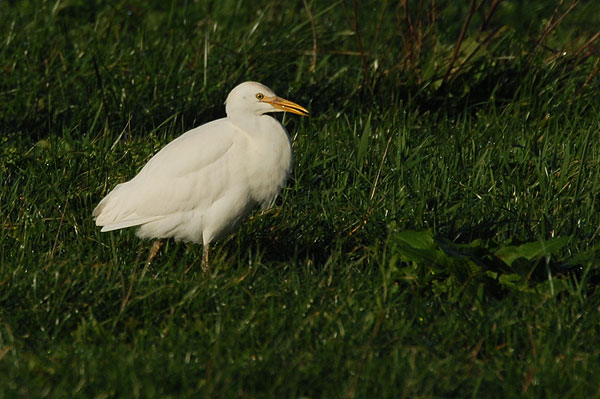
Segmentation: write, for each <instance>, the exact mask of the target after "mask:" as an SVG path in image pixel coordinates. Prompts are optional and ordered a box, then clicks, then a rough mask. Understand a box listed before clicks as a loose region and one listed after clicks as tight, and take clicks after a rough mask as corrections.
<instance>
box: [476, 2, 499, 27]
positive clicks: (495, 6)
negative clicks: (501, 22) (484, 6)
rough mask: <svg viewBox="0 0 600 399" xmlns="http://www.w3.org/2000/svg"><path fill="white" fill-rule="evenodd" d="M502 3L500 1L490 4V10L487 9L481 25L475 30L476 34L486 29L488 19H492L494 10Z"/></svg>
mask: <svg viewBox="0 0 600 399" xmlns="http://www.w3.org/2000/svg"><path fill="white" fill-rule="evenodd" d="M501 2H502V0H494V1H493V2H492V4H491V5H490V8H489V9H488V12H487V13H485V18H484V19H483V21H482V22H481V25H479V28H478V29H477V31H478V32H483V30H484V29H485V28H487V25H488V24H489V23H490V19H492V15H494V12H495V11H496V9H497V8H498V5H499V4H500V3H501Z"/></svg>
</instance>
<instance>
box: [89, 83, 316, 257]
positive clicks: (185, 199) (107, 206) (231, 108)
mask: <svg viewBox="0 0 600 399" xmlns="http://www.w3.org/2000/svg"><path fill="white" fill-rule="evenodd" d="M225 109H226V113H227V117H226V118H222V119H218V120H215V121H212V122H209V123H206V124H204V125H202V126H199V127H197V128H195V129H192V130H190V131H188V132H186V133H184V134H182V135H181V136H180V137H178V138H176V139H175V140H173V141H172V142H170V143H169V144H167V145H166V146H165V147H164V148H162V149H161V150H160V151H159V152H158V153H157V154H156V155H154V156H153V157H152V158H151V159H150V160H149V161H148V163H147V164H146V165H145V166H144V167H143V168H142V170H141V171H140V172H139V173H138V174H137V176H135V177H134V178H133V179H131V180H130V181H128V182H125V183H122V184H118V185H117V186H116V187H115V188H114V189H113V190H112V191H111V192H110V193H109V194H108V195H107V196H106V197H105V198H104V199H103V200H102V201H100V203H99V204H98V206H97V207H96V208H95V209H94V211H93V216H94V218H95V220H96V225H98V226H102V231H103V232H104V231H111V230H117V229H122V228H125V227H132V226H139V229H138V231H137V235H138V236H139V237H141V238H158V239H161V238H169V237H173V238H175V239H176V240H183V241H191V242H196V243H202V244H203V246H204V248H203V250H204V251H203V267H206V266H207V264H206V263H207V262H208V249H209V244H210V243H211V242H212V241H213V240H215V239H217V238H219V237H223V236H224V235H226V234H227V233H229V232H231V231H232V230H234V229H235V228H236V227H237V226H238V225H239V224H240V223H241V222H242V220H243V219H244V218H245V217H246V216H247V215H248V213H249V212H250V211H251V210H252V208H254V207H255V206H256V205H261V206H262V207H264V208H266V207H269V206H270V205H272V203H273V201H274V200H275V198H276V197H277V195H278V194H279V192H280V190H281V188H282V187H283V186H284V184H285V183H286V181H287V178H288V176H289V173H290V171H291V169H292V147H291V143H290V138H289V136H288V134H287V131H286V129H285V128H284V127H283V126H282V125H281V123H279V121H277V120H276V119H274V118H272V117H271V116H269V115H265V114H266V113H268V112H277V111H289V112H293V113H296V114H299V115H308V110H306V109H305V108H304V107H302V106H300V105H298V104H296V103H293V102H291V101H288V100H285V99H282V98H280V97H277V96H276V95H275V93H273V92H272V91H271V89H269V88H268V87H266V86H264V85H262V84H260V83H256V82H245V83H242V84H240V85H238V86H237V87H235V88H234V89H233V90H232V91H231V92H230V93H229V95H228V96H227V100H226V101H225Z"/></svg>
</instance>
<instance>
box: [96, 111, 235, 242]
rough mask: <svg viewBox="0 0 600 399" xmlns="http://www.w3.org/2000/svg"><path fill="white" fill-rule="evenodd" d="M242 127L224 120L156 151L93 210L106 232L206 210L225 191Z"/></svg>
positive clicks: (206, 126)
mask: <svg viewBox="0 0 600 399" xmlns="http://www.w3.org/2000/svg"><path fill="white" fill-rule="evenodd" d="M239 137H240V131H239V130H238V129H237V128H235V127H234V126H233V125H231V124H230V123H229V122H228V121H227V120H225V119H220V120H217V121H214V122H210V123H207V124H205V125H202V126H200V127H198V128H196V129H193V130H190V131H188V132H186V133H184V134H183V135H181V136H180V137H178V138H177V139H175V140H173V141H172V142H170V143H169V144H168V145H166V146H165V147H164V148H162V149H161V150H160V151H159V152H158V153H157V154H156V155H154V156H153V157H152V158H151V159H150V160H149V161H148V163H147V164H146V165H145V166H144V167H143V168H142V170H141V171H140V173H139V174H138V175H137V176H135V177H134V178H133V179H131V180H130V181H128V182H126V183H122V184H119V185H117V186H116V187H115V188H114V190H113V191H111V192H110V193H109V194H108V195H107V196H106V197H105V198H104V199H103V200H102V201H101V202H100V203H99V204H98V206H97V207H96V209H94V212H93V216H94V217H95V218H96V224H97V225H99V226H103V229H102V231H110V230H116V229H121V228H125V227H131V226H136V225H140V224H144V223H149V222H152V221H156V220H159V219H161V218H163V217H165V216H168V215H171V214H173V213H175V212H183V211H189V210H198V211H202V210H203V209H205V208H206V207H208V206H209V205H210V204H211V203H212V202H214V201H215V200H216V199H217V198H219V196H220V195H222V193H223V192H224V191H225V190H226V188H227V186H228V184H229V180H230V177H231V175H232V168H234V167H236V165H238V166H239V161H238V162H236V160H235V158H236V157H235V156H233V154H232V151H233V150H234V148H235V144H236V138H237V139H238V141H239Z"/></svg>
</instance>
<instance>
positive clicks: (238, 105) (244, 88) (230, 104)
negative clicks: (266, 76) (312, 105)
mask: <svg viewBox="0 0 600 399" xmlns="http://www.w3.org/2000/svg"><path fill="white" fill-rule="evenodd" d="M225 110H226V112H227V116H230V117H231V116H233V115H234V114H238V113H240V114H241V113H251V114H255V115H262V114H265V113H267V112H282V111H285V112H292V113H294V114H298V115H302V116H306V115H308V110H307V109H306V108H304V107H303V106H301V105H298V104H296V103H294V102H292V101H289V100H286V99H283V98H281V97H278V96H277V95H276V94H275V93H273V91H272V90H271V89H269V88H268V87H267V86H265V85H263V84H260V83H258V82H244V83H241V84H239V85H237V86H236V87H235V88H234V89H233V90H231V92H230V93H229V95H228V96H227V99H226V100H225Z"/></svg>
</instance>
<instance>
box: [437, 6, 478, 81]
mask: <svg viewBox="0 0 600 399" xmlns="http://www.w3.org/2000/svg"><path fill="white" fill-rule="evenodd" d="M475 10H477V0H472V1H471V6H470V7H469V13H468V14H467V18H466V19H465V23H464V24H463V26H462V29H461V30H460V35H459V36H458V40H457V41H456V45H455V46H454V51H453V52H452V58H451V59H450V64H449V65H448V70H447V71H446V76H444V80H443V81H442V84H445V83H447V82H448V79H450V75H452V67H453V66H454V62H455V61H456V57H458V51H459V50H460V46H461V45H462V42H463V40H464V38H465V33H466V32H467V28H468V27H469V22H471V18H472V17H473V14H475Z"/></svg>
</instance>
